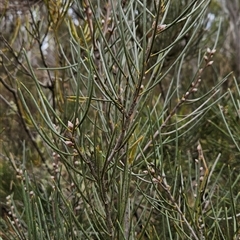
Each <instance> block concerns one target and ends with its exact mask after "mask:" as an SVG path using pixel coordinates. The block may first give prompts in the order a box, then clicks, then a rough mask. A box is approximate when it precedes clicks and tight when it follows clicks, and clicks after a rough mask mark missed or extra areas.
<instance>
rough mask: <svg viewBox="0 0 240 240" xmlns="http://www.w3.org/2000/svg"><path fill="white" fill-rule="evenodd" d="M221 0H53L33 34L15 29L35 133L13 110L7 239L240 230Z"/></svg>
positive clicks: (21, 110)
mask: <svg viewBox="0 0 240 240" xmlns="http://www.w3.org/2000/svg"><path fill="white" fill-rule="evenodd" d="M209 2H210V1H201V2H199V1H178V2H171V1H154V3H149V2H148V1H146V0H143V1H113V0H112V1H108V2H105V1H102V2H101V1H87V0H86V1H73V2H72V3H70V2H68V1H66V2H64V5H63V6H62V5H61V2H60V1H56V3H51V2H50V1H44V3H45V4H44V6H43V10H42V11H43V12H45V14H48V21H47V22H45V23H43V24H42V25H41V24H39V22H37V20H36V19H35V18H34V14H32V15H31V16H30V17H31V21H32V25H29V28H28V29H27V31H26V33H28V37H29V42H26V43H25V41H24V40H22V43H21V47H20V48H18V50H16V49H14V47H13V46H12V45H11V44H8V41H7V40H6V38H5V37H4V36H3V35H1V38H2V39H3V40H4V43H5V48H6V49H7V50H6V49H5V50H6V51H3V54H2V58H4V59H5V61H3V63H2V67H3V73H4V74H3V76H1V83H2V86H1V88H3V89H4V94H2V95H1V99H3V100H4V103H5V104H6V105H7V106H8V107H10V109H11V114H12V115H13V116H14V119H17V120H18V121H19V123H20V124H21V127H22V129H23V130H21V133H22V137H21V138H20V142H21V141H22V140H24V141H23V150H21V151H22V152H23V154H22V152H21V154H20V153H19V149H20V148H17V147H16V146H15V145H13V146H12V147H11V146H7V144H6V143H7V141H10V140H11V141H12V142H13V143H15V142H16V141H17V140H16V139H14V138H13V136H11V137H10V138H9V139H10V140H7V139H8V138H7V137H6V135H5V133H4V131H6V129H8V125H7V122H6V121H7V120H8V119H9V118H6V119H4V117H3V118H2V122H3V123H4V128H2V129H3V130H4V131H3V132H1V134H2V136H3V138H2V139H3V146H4V147H2V149H1V150H2V154H1V156H3V157H4V158H3V159H2V160H1V165H0V168H1V171H2V172H8V171H9V170H5V167H7V166H8V167H9V165H10V164H11V166H12V169H11V170H10V171H12V172H13V171H15V172H16V179H15V180H13V181H14V182H15V184H16V185H17V188H18V189H21V193H20V194H19V191H18V194H16V191H14V190H12V189H10V190H11V193H10V192H6V193H5V195H8V196H7V198H6V199H7V200H6V202H5V203H4V204H5V205H4V209H5V210H6V211H5V210H4V211H5V212H6V214H2V219H3V221H2V223H1V225H0V227H1V229H2V230H1V237H2V238H3V239H30V240H31V239H237V238H238V237H239V216H240V215H239V212H240V205H239V192H238V185H239V181H240V176H239V174H238V172H239V171H238V168H239V167H238V164H237V159H238V157H239V152H240V151H239V149H240V146H239V137H238V136H239V127H238V125H237V123H238V122H239V117H240V116H239V109H240V105H239V97H240V91H239V86H238V83H237V81H236V80H235V79H234V78H233V77H232V75H231V74H229V75H227V76H226V77H224V78H218V77H216V73H215V71H214V64H215V63H214V60H215V55H216V54H217V53H216V50H215V48H216V46H217V42H218V39H219V33H220V27H219V29H217V30H218V31H217V34H216V36H217V37H216V39H215V42H213V43H212V38H210V40H209V43H211V44H212V45H211V46H205V47H204V48H203V47H202V46H203V44H206V43H208V35H207V32H206V31H205V24H206V21H205V19H206V15H205V13H206V12H207V9H208V6H209ZM62 4H63V3H62ZM68 9H71V11H72V15H68V14H67V12H68ZM38 11H39V16H38V18H40V16H41V10H38ZM44 34H45V35H44ZM46 39H48V43H53V46H52V45H51V46H49V47H48V51H49V52H48V54H46V53H45V52H44V50H43V49H44V48H43V45H44V44H46V42H45V40H46ZM30 42H31V43H33V42H36V45H34V44H33V45H32V47H31V48H30V47H28V46H29V43H30ZM36 46H37V47H36ZM32 54H36V55H34V57H32ZM9 56H11V57H12V58H13V59H14V60H15V61H14V64H13V63H12V62H11V61H10V60H9ZM35 61H36V62H35ZM12 69H14V70H12ZM214 74H215V75H214ZM209 76H215V77H216V79H212V78H211V77H209ZM209 79H210V81H209ZM228 79H233V82H234V86H233V88H232V89H229V90H228V91H225V90H224V84H225V83H226V82H227V81H228ZM9 99H13V100H12V102H11V100H9ZM10 116H11V115H10ZM13 126H14V128H16V127H17V126H16V124H13ZM25 139H26V144H25ZM5 161H7V164H6V163H5ZM2 176H4V173H2ZM7 188H8V186H7V183H6V186H3V188H2V189H1V191H6V189H7ZM3 189H5V190H3ZM1 194H2V193H1ZM5 197H6V196H4V198H5ZM1 201H4V200H1ZM6 229H7V231H6Z"/></svg>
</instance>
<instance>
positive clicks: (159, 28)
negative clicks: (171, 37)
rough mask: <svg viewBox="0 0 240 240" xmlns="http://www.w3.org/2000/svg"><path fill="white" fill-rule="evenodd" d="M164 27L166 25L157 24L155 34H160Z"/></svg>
mask: <svg viewBox="0 0 240 240" xmlns="http://www.w3.org/2000/svg"><path fill="white" fill-rule="evenodd" d="M166 27H167V25H166V24H159V25H158V26H157V33H160V32H162V31H163V30H164V29H165V28H166Z"/></svg>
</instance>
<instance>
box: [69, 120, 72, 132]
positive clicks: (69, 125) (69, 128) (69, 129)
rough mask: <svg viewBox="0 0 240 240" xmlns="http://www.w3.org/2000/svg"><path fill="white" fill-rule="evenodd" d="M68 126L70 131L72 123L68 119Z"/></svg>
mask: <svg viewBox="0 0 240 240" xmlns="http://www.w3.org/2000/svg"><path fill="white" fill-rule="evenodd" d="M68 128H69V130H70V131H72V130H73V123H72V122H70V121H68Z"/></svg>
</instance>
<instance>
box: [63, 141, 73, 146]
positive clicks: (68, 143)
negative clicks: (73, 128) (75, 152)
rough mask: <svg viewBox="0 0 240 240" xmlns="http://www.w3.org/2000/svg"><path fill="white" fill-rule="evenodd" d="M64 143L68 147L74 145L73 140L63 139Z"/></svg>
mask: <svg viewBox="0 0 240 240" xmlns="http://www.w3.org/2000/svg"><path fill="white" fill-rule="evenodd" d="M64 143H65V144H66V145H67V146H68V147H72V146H73V145H74V144H73V142H72V141H69V140H67V141H64Z"/></svg>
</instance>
